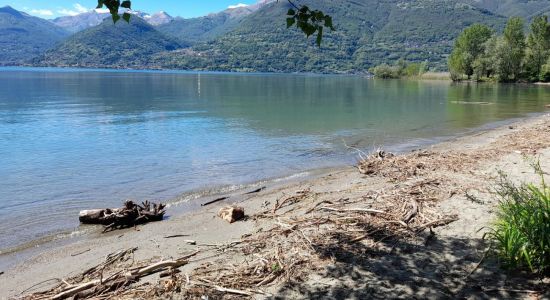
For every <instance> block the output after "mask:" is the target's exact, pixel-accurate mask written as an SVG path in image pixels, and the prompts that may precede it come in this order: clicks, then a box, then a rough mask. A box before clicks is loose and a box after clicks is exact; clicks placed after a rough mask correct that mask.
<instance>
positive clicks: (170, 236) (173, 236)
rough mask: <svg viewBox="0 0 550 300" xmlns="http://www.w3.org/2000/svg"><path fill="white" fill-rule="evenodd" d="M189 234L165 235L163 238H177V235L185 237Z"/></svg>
mask: <svg viewBox="0 0 550 300" xmlns="http://www.w3.org/2000/svg"><path fill="white" fill-rule="evenodd" d="M186 236H189V235H188V234H174V235H167V236H165V237H163V238H165V239H173V238H179V237H186Z"/></svg>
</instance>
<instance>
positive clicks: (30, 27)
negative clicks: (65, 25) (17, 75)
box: [0, 6, 69, 65]
mask: <svg viewBox="0 0 550 300" xmlns="http://www.w3.org/2000/svg"><path fill="white" fill-rule="evenodd" d="M68 35H69V33H68V32H66V31H65V30H63V29H61V28H59V27H57V26H55V25H53V24H52V23H50V22H48V21H46V20H43V19H40V18H36V17H32V16H29V15H27V14H25V13H22V12H19V11H17V10H15V9H13V8H11V7H9V6H5V7H1V8H0V65H15V64H20V63H22V62H24V61H26V60H28V59H30V58H32V57H34V56H36V55H39V54H40V53H42V52H44V51H45V50H47V49H49V48H51V47H52V46H54V44H55V43H57V42H59V41H60V40H62V39H64V38H65V37H67V36H68Z"/></svg>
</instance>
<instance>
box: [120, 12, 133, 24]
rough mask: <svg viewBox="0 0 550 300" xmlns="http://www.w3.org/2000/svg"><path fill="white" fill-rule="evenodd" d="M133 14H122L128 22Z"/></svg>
mask: <svg viewBox="0 0 550 300" xmlns="http://www.w3.org/2000/svg"><path fill="white" fill-rule="evenodd" d="M131 16H132V15H131V14H129V13H124V14H123V15H122V18H123V19H124V21H126V23H130V17H131Z"/></svg>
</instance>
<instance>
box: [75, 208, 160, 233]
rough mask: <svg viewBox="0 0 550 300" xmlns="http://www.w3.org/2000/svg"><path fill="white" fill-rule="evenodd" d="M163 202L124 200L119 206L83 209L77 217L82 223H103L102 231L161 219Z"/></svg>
mask: <svg viewBox="0 0 550 300" xmlns="http://www.w3.org/2000/svg"><path fill="white" fill-rule="evenodd" d="M164 208H165V205H164V204H156V203H150V202H149V201H145V202H143V203H142V204H141V205H138V204H135V203H134V202H132V201H126V202H124V207H121V208H113V209H110V208H106V209H92V210H83V211H81V212H80V214H79V217H78V219H79V220H80V222H81V223H83V224H101V225H105V226H106V227H105V230H104V231H109V230H113V229H117V228H124V227H132V226H135V225H139V224H144V223H148V222H154V221H161V220H162V219H163V217H164V213H165V212H166V211H165V210H164Z"/></svg>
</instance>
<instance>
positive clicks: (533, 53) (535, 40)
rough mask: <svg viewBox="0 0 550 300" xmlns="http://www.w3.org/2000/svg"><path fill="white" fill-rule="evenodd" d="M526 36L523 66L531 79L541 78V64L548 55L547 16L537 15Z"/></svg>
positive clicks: (549, 49) (548, 25) (549, 35)
mask: <svg viewBox="0 0 550 300" xmlns="http://www.w3.org/2000/svg"><path fill="white" fill-rule="evenodd" d="M530 29H531V30H530V33H529V35H528V36H527V54H526V57H525V67H526V71H527V74H528V76H529V78H530V79H531V80H537V79H539V78H541V75H542V74H541V70H542V66H543V65H544V64H545V63H546V61H547V60H548V58H549V57H550V24H549V23H548V17H547V16H537V17H535V18H534V19H533V22H532V23H531V26H530Z"/></svg>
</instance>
